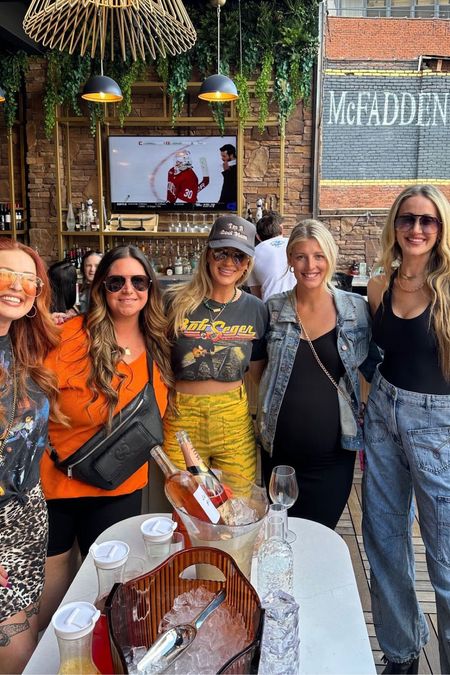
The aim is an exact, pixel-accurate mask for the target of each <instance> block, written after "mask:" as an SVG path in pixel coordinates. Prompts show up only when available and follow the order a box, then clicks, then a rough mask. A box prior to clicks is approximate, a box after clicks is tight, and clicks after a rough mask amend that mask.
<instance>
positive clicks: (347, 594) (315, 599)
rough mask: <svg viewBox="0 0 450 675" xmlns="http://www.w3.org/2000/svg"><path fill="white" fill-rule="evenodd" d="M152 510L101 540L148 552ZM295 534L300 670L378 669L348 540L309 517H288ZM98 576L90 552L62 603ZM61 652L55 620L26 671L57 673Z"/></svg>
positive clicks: (91, 591)
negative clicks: (143, 529)
mask: <svg viewBox="0 0 450 675" xmlns="http://www.w3.org/2000/svg"><path fill="white" fill-rule="evenodd" d="M146 518H148V514H145V515H142V516H135V517H134V518H129V519H128V520H124V521H122V522H121V523H117V524H116V525H113V526H112V527H110V528H109V529H108V530H105V532H103V534H102V535H101V536H100V537H99V538H98V540H97V541H98V542H101V541H107V540H108V539H120V540H122V541H125V542H127V543H128V544H129V546H130V547H131V555H134V556H137V557H141V558H143V557H144V545H143V542H142V537H141V534H140V530H139V526H140V524H141V523H142V522H143V521H144V520H145V519H146ZM289 527H290V529H291V530H293V531H294V532H295V533H296V535H297V540H296V541H295V542H294V544H292V547H293V550H294V559H295V563H294V595H295V598H296V600H297V602H298V603H299V606H300V622H299V623H300V641H301V642H300V673H301V675H303V674H304V675H320V674H325V673H327V674H328V673H330V674H334V675H342V674H345V675H351V674H352V673H354V674H355V675H356V674H358V675H366V674H369V673H370V674H374V673H376V670H375V666H374V662H373V658H372V652H371V648H370V643H369V638H368V635H367V630H366V625H365V622H364V615H363V612H362V608H361V602H360V599H359V595H358V589H357V586H356V581H355V576H354V574H353V568H352V563H351V559H350V554H349V551H348V548H347V546H346V544H345V542H344V541H343V540H342V539H341V537H340V536H339V535H337V534H336V533H335V532H333V531H332V530H330V529H328V528H326V527H323V526H322V525H318V524H317V523H313V522H311V521H309V520H303V519H299V518H289ZM96 592H97V576H96V572H95V567H94V563H93V561H92V557H91V555H90V554H89V555H88V556H87V558H86V560H85V561H84V563H83V565H82V566H81V568H80V570H79V571H78V574H77V576H76V577H75V579H74V581H73V583H72V585H71V586H70V588H69V590H68V591H67V593H66V595H65V597H64V599H63V603H66V602H71V601H73V600H88V601H90V602H93V601H94V600H95V597H96ZM58 666H59V654H58V646H57V642H56V637H55V634H54V631H53V628H52V626H51V625H50V626H49V628H48V629H47V630H46V631H45V633H44V635H43V637H42V639H41V641H40V642H39V645H38V647H37V649H36V651H35V652H34V654H33V656H32V658H31V659H30V661H29V662H28V665H27V667H26V668H25V670H24V674H31V673H34V674H39V675H42V674H43V673H45V674H46V675H53V674H54V673H57V672H58Z"/></svg>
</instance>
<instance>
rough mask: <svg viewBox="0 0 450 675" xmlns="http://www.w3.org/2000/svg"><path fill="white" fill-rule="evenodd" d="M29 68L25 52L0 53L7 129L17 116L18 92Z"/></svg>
mask: <svg viewBox="0 0 450 675" xmlns="http://www.w3.org/2000/svg"><path fill="white" fill-rule="evenodd" d="M27 68H28V57H27V55H26V54H25V52H21V51H20V52H17V53H16V54H4V55H0V85H1V86H2V88H3V90H4V92H5V102H4V104H3V107H4V115H5V123H6V128H7V129H12V127H13V125H14V122H15V121H16V118H17V109H18V105H19V103H18V93H19V91H20V89H21V86H22V79H23V77H24V75H25V73H26V71H27Z"/></svg>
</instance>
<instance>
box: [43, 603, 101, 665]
mask: <svg viewBox="0 0 450 675" xmlns="http://www.w3.org/2000/svg"><path fill="white" fill-rule="evenodd" d="M99 617H100V611H99V610H98V609H97V608H96V607H94V605H92V604H91V603H90V602H81V601H79V602H69V603H68V604H67V605H63V606H62V607H60V608H59V609H58V610H57V611H56V612H55V614H54V615H53V617H52V626H53V628H54V631H55V633H56V637H57V640H58V647H59V655H60V666H59V671H58V672H59V673H60V674H63V673H64V674H67V675H71V674H72V673H81V674H82V675H84V674H86V675H87V674H88V673H90V674H92V673H98V672H99V671H98V670H97V668H96V667H95V665H94V663H93V661H92V631H93V630H94V627H95V624H96V622H97V621H98V619H99Z"/></svg>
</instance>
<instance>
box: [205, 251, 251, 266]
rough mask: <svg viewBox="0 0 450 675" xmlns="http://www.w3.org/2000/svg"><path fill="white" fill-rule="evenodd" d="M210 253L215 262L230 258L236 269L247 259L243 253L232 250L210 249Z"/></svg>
mask: <svg viewBox="0 0 450 675" xmlns="http://www.w3.org/2000/svg"><path fill="white" fill-rule="evenodd" d="M211 253H212V256H213V258H214V260H215V261H216V262H222V261H223V260H226V259H227V258H231V260H232V261H233V263H234V264H235V265H236V266H237V267H240V266H241V265H243V264H244V262H245V261H246V260H247V258H248V255H247V254H246V253H243V252H242V251H236V249H234V248H231V249H228V248H212V249H211Z"/></svg>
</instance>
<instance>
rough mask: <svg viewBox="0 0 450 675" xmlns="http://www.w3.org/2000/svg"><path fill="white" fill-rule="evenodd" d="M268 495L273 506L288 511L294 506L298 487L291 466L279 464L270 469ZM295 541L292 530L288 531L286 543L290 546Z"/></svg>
mask: <svg viewBox="0 0 450 675" xmlns="http://www.w3.org/2000/svg"><path fill="white" fill-rule="evenodd" d="M269 495H270V498H271V500H272V501H273V502H274V503H275V504H283V505H284V506H286V508H288V509H289V508H290V507H291V506H292V505H293V504H295V502H296V500H297V497H298V485H297V478H296V476H295V469H294V468H293V467H292V466H287V465H286V464H280V465H279V466H275V467H274V468H273V469H272V474H271V476H270V483H269ZM295 540H296V535H295V533H294V532H292V530H288V531H287V542H288V543H289V544H292V542H294V541H295Z"/></svg>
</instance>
